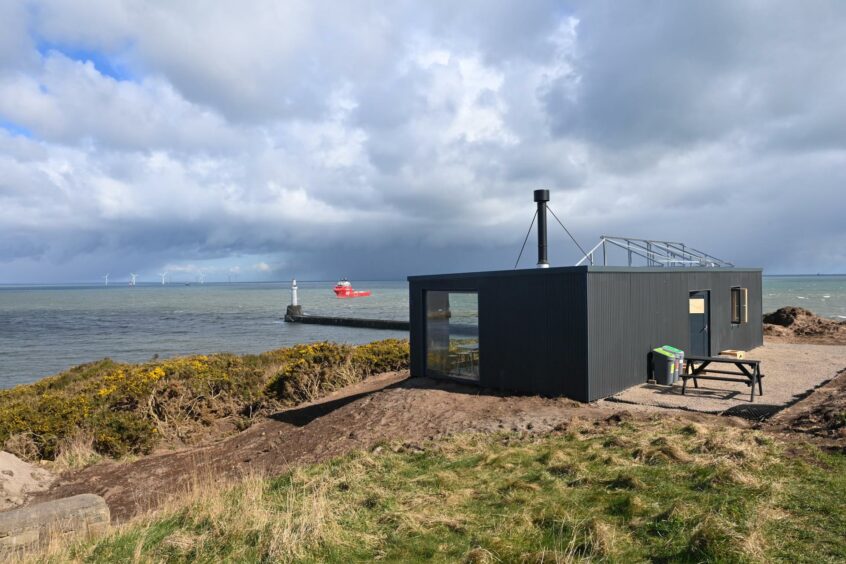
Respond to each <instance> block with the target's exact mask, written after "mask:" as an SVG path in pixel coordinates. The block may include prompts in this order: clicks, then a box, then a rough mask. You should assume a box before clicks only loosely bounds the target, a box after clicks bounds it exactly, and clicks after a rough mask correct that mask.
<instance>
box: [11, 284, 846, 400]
mask: <svg viewBox="0 0 846 564" xmlns="http://www.w3.org/2000/svg"><path fill="white" fill-rule="evenodd" d="M763 285H764V296H763V301H764V304H763V305H764V311H765V312H768V311H774V310H776V309H778V308H779V307H782V306H786V305H797V306H802V307H805V308H807V309H810V310H811V311H813V312H814V313H817V314H819V315H822V316H826V317H831V318H834V319H846V276H765V277H764V281H763ZM298 286H299V301H300V303H301V304H302V305H303V309H304V311H306V312H307V313H312V314H322V315H335V316H344V317H371V318H377V319H398V320H407V319H408V284H407V283H406V282H405V281H387V282H386V281H366V280H362V281H356V282H355V284H354V286H355V288H356V289H362V290H364V289H366V290H371V291H372V292H373V295H372V296H370V297H367V298H355V299H337V298H336V297H335V295H334V293H333V292H332V287H333V286H334V281H326V282H317V281H315V282H302V281H300V282H298ZM290 302H291V285H290V282H278V283H237V284H228V283H214V284H212V283H207V284H196V283H195V284H191V285H184V284H182V285H180V284H173V283H169V284H166V285H161V284H138V285H137V286H128V285H126V284H110V285H109V286H104V285H67V286H60V285H50V286H43V285H42V286H0V388H9V387H12V386H15V385H18V384H25V383H29V382H33V381H35V380H38V379H39V378H42V377H44V376H48V375H50V374H55V373H57V372H60V371H62V370H66V369H68V368H70V367H72V366H75V365H78V364H82V363H85V362H91V361H94V360H98V359H101V358H105V357H109V358H112V359H114V360H117V361H123V362H143V361H147V360H150V359H152V358H154V357H159V358H166V357H172V356H178V355H187V354H204V353H214V352H232V353H238V354H243V353H259V352H263V351H267V350H271V349H276V348H280V347H287V346H290V345H294V344H297V343H310V342H315V341H324V340H328V341H335V342H343V343H350V344H360V343H367V342H371V341H375V340H379V339H386V338H390V337H397V338H407V337H408V334H407V333H406V332H403V331H385V330H373V329H358V328H348V327H326V326H320V325H304V324H299V323H285V322H284V321H283V320H282V318H283V316H284V314H285V308H286V306H287V305H288V304H289V303H290Z"/></svg>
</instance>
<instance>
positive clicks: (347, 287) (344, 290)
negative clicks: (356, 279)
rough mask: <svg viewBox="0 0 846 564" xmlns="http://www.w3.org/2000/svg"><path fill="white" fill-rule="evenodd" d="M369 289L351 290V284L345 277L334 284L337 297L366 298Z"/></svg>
mask: <svg viewBox="0 0 846 564" xmlns="http://www.w3.org/2000/svg"><path fill="white" fill-rule="evenodd" d="M369 295H370V290H353V287H352V284H350V281H349V280H347V279H346V278H343V279H341V280H340V281H339V282H338V283H337V284H335V296H336V297H338V298H366V297H367V296H369Z"/></svg>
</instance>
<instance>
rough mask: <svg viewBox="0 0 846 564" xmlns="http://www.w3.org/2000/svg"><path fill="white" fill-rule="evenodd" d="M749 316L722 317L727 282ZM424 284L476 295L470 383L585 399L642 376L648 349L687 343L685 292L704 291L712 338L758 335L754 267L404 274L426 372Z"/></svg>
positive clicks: (719, 345)
mask: <svg viewBox="0 0 846 564" xmlns="http://www.w3.org/2000/svg"><path fill="white" fill-rule="evenodd" d="M735 286H739V287H743V288H748V292H749V293H748V308H749V310H748V319H749V320H750V321H749V323H746V324H741V325H732V324H731V318H730V315H731V288H732V287H735ZM428 290H442V291H449V290H452V291H475V292H478V296H479V362H480V366H479V369H480V370H479V372H480V382H479V384H480V385H482V386H485V387H491V388H500V389H507V390H514V391H520V392H528V393H539V394H544V395H564V396H568V397H571V398H573V399H577V400H581V401H592V400H595V399H599V398H602V397H606V396H609V395H612V394H615V393H617V392H619V391H622V390H624V389H626V388H628V387H630V386H633V385H637V384H642V383H643V382H645V381H646V379H647V376H648V369H649V365H648V362H649V357H648V353H649V351H651V350H652V349H653V348H655V347H657V346H659V345H665V344H669V345H674V346H676V347H678V348H681V349H683V350H687V349H688V345H689V319H688V297H689V294H690V292H692V291H696V290H709V291H710V292H711V347H712V351H713V352H714V353H715V354H716V353H717V352H719V351H720V350H724V349H727V348H734V349H744V350H746V349H751V348H754V347H756V346H759V345H760V344H762V343H763V332H762V325H761V321H760V320H761V314H762V311H761V271H760V270H746V269H723V268H721V269H704V268H703V269H663V268H658V269H650V268H614V267H565V268H549V269H532V270H517V271H502V272H481V273H468V274H451V275H439V276H415V277H409V292H410V296H409V298H410V300H409V301H410V308H411V311H410V320H411V373H412V375H414V376H423V375H424V374H425V356H426V351H425V346H426V339H425V309H426V304H425V296H426V291H428Z"/></svg>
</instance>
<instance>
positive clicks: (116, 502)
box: [35, 372, 749, 521]
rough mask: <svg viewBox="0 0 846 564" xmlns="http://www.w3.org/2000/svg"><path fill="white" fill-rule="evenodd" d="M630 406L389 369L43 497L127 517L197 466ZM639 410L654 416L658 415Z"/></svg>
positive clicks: (80, 478) (229, 468)
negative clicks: (491, 388)
mask: <svg viewBox="0 0 846 564" xmlns="http://www.w3.org/2000/svg"><path fill="white" fill-rule="evenodd" d="M694 415H698V414H685V420H690V419H691V418H692V416H694ZM629 416H630V415H627V410H626V408H625V406H612V407H607V406H596V405H584V404H579V403H578V402H574V401H572V400H568V399H564V398H555V399H550V398H542V397H538V396H508V395H500V394H496V393H490V392H486V391H484V390H480V389H479V388H476V387H471V386H463V385H460V384H454V383H448V382H440V381H434V380H431V379H428V378H409V377H408V373H407V372H401V373H388V374H382V375H379V376H375V377H373V378H370V379H368V380H366V381H365V382H362V383H360V384H358V385H355V386H351V387H349V388H346V389H344V390H341V391H339V392H337V393H335V394H333V395H330V396H328V397H326V398H324V399H322V400H320V401H318V402H313V403H311V404H307V405H304V406H299V407H296V408H293V409H290V410H287V411H282V412H280V413H278V414H276V415H275V416H274V417H273V418H271V419H267V420H264V421H261V422H259V423H257V424H255V425H254V426H253V427H251V428H249V429H247V430H246V431H244V432H242V433H240V434H238V435H235V436H232V437H229V438H228V439H224V440H221V441H219V442H216V443H213V444H210V445H207V446H204V447H201V448H194V449H188V450H182V451H177V452H170V453H161V454H155V455H152V456H148V457H145V458H141V459H139V460H136V461H134V462H103V463H99V464H96V465H94V466H91V467H89V468H86V469H83V470H80V471H76V472H69V473H65V474H64V475H62V476H60V477H59V479H58V481H57V482H56V484H55V485H54V487H53V488H52V489H51V490H50V491H49V492H47V493H46V494H42V495H40V496H38V497H37V498H36V499H35V501H42V500H46V499H58V498H62V497H67V496H71V495H76V494H79V493H89V492H90V493H96V494H99V495H102V496H103V497H104V498H105V499H106V502H107V503H108V504H109V507H110V509H111V512H112V516H113V519H115V520H117V521H122V520H125V519H127V518H129V517H131V516H133V515H135V514H137V513H139V512H142V511H144V510H147V509H151V508H154V507H155V506H156V505H157V504H158V503H159V502H160V501H161V500H163V499H164V498H165V497H167V496H168V494H172V493H174V492H179V491H184V490H186V489H188V488H189V487H190V485H191V483H192V480H195V479H197V477H198V476H202V477H203V478H204V479H208V477H214V478H215V479H221V480H224V479H231V478H235V477H237V476H239V475H242V474H245V473H248V472H261V473H267V474H270V475H272V474H277V473H281V472H283V471H284V470H286V469H288V468H290V467H291V466H292V465H295V464H308V463H312V462H318V461H321V460H326V459H328V458H331V457H334V456H337V455H340V454H344V453H347V452H350V451H352V450H354V449H359V448H366V449H367V448H373V447H374V446H375V445H377V444H378V443H380V442H383V441H390V442H396V441H400V442H405V443H407V444H409V448H415V446H414V443H416V442H418V441H424V440H427V439H434V438H438V437H441V436H445V435H449V434H452V433H455V432H466V431H479V432H490V431H511V432H515V431H516V432H525V433H546V432H549V431H551V430H554V429H558V430H561V429H564V428H567V427H568V426H569V425H572V424H574V422H575V421H578V422H579V423H575V424H589V425H594V424H596V425H602V424H614V423H615V422H618V421H619V420H621V419H622V418H626V417H629ZM635 417H642V418H650V419H651V418H654V417H655V415H654V414H640V415H635ZM665 417H666V416H665ZM671 417H677V416H676V415H675V414H673V415H671ZM707 417H709V416H705V415H703V416H701V417H700V419H697V420H702V418H707ZM693 418H694V419H695V417H693ZM731 424H734V425H741V426H748V425H749V423H748V422H747V421H744V420H740V419H732V420H731Z"/></svg>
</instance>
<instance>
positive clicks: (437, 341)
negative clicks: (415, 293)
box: [426, 291, 479, 381]
mask: <svg viewBox="0 0 846 564" xmlns="http://www.w3.org/2000/svg"><path fill="white" fill-rule="evenodd" d="M426 371H427V373H429V374H431V375H433V376H450V377H453V378H463V379H467V380H475V381H478V380H479V295H478V294H477V293H476V292H441V291H428V292H426Z"/></svg>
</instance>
